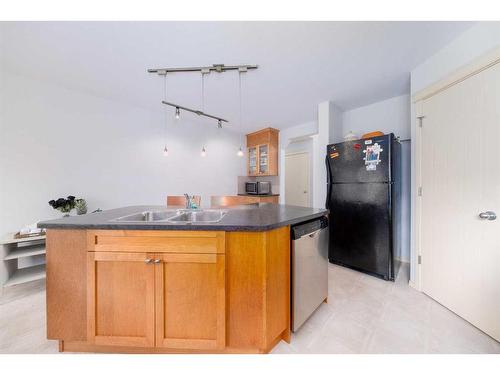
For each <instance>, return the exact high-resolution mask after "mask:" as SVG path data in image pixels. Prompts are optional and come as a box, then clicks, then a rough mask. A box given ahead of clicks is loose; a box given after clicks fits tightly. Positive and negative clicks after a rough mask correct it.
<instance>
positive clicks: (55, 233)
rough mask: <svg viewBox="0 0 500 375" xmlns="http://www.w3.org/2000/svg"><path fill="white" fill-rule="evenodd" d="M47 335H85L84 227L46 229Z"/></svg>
mask: <svg viewBox="0 0 500 375" xmlns="http://www.w3.org/2000/svg"><path fill="white" fill-rule="evenodd" d="M46 247H47V254H46V262H47V338H48V339H54V340H86V339H87V326H86V324H87V231H86V230H69V229H48V230H47V239H46Z"/></svg>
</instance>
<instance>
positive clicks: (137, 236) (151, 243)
mask: <svg viewBox="0 0 500 375" xmlns="http://www.w3.org/2000/svg"><path fill="white" fill-rule="evenodd" d="M88 242H89V251H106V252H114V251H117V252H149V253H189V254H191V253H224V232H213V231H140V230H132V231H122V230H96V231H89V238H88Z"/></svg>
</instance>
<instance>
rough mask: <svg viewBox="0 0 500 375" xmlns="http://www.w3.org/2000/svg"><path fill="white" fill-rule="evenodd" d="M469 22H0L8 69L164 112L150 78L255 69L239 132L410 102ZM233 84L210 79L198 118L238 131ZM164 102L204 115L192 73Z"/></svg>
mask: <svg viewBox="0 0 500 375" xmlns="http://www.w3.org/2000/svg"><path fill="white" fill-rule="evenodd" d="M472 25H473V23H471V22H3V23H1V25H0V27H1V29H0V30H1V39H0V43H1V44H2V45H1V48H2V51H1V52H2V53H1V58H2V63H3V64H4V67H5V69H7V70H10V71H13V72H16V73H19V74H22V75H25V76H28V77H34V78H37V79H40V80H47V81H50V82H53V83H55V84H58V85H61V86H64V87H66V88H71V89H76V90H80V91H83V92H86V93H89V94H91V95H96V96H100V97H105V98H110V99H114V100H119V101H122V102H125V103H127V104H130V105H137V106H141V107H145V108H151V109H162V105H161V104H160V101H161V99H163V95H164V92H163V78H161V77H159V76H157V75H154V74H148V73H147V72H146V69H147V68H161V67H183V66H202V65H211V64H214V63H223V64H226V65H233V64H258V65H259V69H257V70H252V71H249V72H248V73H246V75H244V76H243V79H242V85H243V131H249V130H254V129H258V128H260V127H262V126H273V127H277V128H286V127H289V126H293V125H297V124H301V123H304V122H308V121H311V120H314V119H315V117H316V109H317V103H319V102H321V101H325V100H332V101H334V102H336V103H337V104H338V105H339V106H340V107H341V108H343V109H350V108H355V107H358V106H362V105H366V104H370V103H373V102H376V101H379V100H383V99H386V98H389V97H393V96H396V95H401V94H404V93H408V92H409V72H410V71H411V70H412V69H413V68H414V67H415V66H417V65H418V64H419V63H421V62H423V61H424V60H425V59H426V58H427V57H429V56H431V55H432V54H434V53H435V52H437V51H438V50H439V49H441V48H442V47H443V46H444V45H446V44H447V43H449V42H450V41H451V40H453V39H454V38H456V37H457V36H458V35H459V34H460V33H462V32H463V31H465V30H466V29H467V28H469V27H470V26H472ZM237 89H238V74H237V73H236V72H227V73H224V74H217V73H211V74H210V75H209V76H208V77H207V78H206V80H205V111H206V112H208V113H211V114H212V113H213V114H215V115H217V116H221V117H224V118H228V119H229V120H230V121H231V122H232V124H233V126H235V128H233V129H237V128H238V126H237V123H238V95H237V93H238V91H237ZM167 98H168V100H169V101H173V102H176V103H179V104H182V105H185V106H188V107H189V106H191V107H195V108H200V107H201V79H200V74H199V73H177V74H172V75H169V77H168V81H167Z"/></svg>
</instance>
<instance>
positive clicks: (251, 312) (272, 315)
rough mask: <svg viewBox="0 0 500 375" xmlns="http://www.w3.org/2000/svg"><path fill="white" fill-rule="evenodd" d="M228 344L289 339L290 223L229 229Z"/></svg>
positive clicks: (251, 345) (264, 345)
mask: <svg viewBox="0 0 500 375" xmlns="http://www.w3.org/2000/svg"><path fill="white" fill-rule="evenodd" d="M226 256H227V266H226V268H227V290H226V294H227V303H228V306H227V311H228V318H227V321H228V325H227V327H228V335H227V340H228V341H227V347H228V349H233V348H234V349H254V350H255V349H257V350H258V351H259V352H261V353H267V352H269V351H270V350H271V349H272V348H273V347H274V345H276V344H277V343H278V341H279V340H281V339H284V340H285V341H287V342H290V228H289V227H283V228H278V229H274V230H272V231H268V232H229V233H227V252H226Z"/></svg>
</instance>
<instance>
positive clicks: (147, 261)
mask: <svg viewBox="0 0 500 375" xmlns="http://www.w3.org/2000/svg"><path fill="white" fill-rule="evenodd" d="M152 261H153V259H150V258H147V259H146V260H144V263H146V264H150V263H151V262H152Z"/></svg>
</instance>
